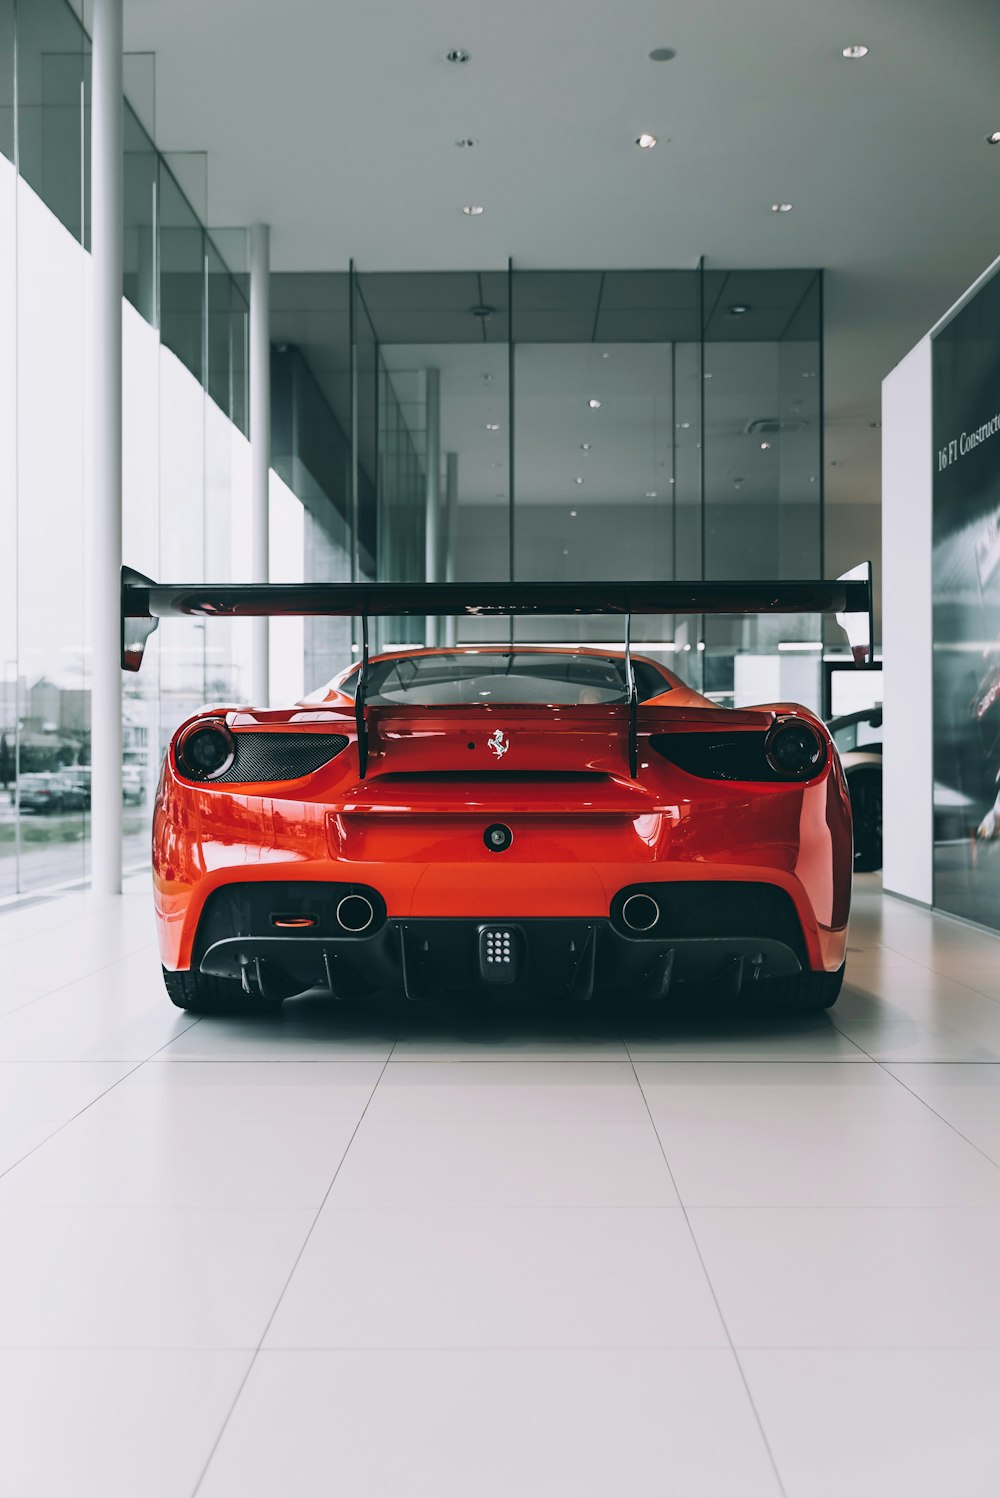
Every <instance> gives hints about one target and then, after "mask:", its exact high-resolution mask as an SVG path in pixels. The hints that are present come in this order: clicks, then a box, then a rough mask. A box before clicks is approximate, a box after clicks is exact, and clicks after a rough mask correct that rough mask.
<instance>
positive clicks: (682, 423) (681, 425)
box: [677, 421, 691, 432]
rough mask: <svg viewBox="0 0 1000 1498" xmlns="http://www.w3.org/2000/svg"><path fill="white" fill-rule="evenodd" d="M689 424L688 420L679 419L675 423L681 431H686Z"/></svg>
mask: <svg viewBox="0 0 1000 1498" xmlns="http://www.w3.org/2000/svg"><path fill="white" fill-rule="evenodd" d="M690 425H691V423H690V422H689V421H679V422H678V423H677V427H678V430H679V431H681V432H686V431H687V430H688V428H689V427H690Z"/></svg>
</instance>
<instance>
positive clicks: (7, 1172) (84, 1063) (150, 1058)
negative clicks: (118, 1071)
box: [0, 1019, 200, 1181]
mask: <svg viewBox="0 0 1000 1498" xmlns="http://www.w3.org/2000/svg"><path fill="white" fill-rule="evenodd" d="M199 1023H200V1020H199V1019H195V1020H192V1021H191V1023H190V1024H189V1025H185V1026H184V1029H183V1030H181V1032H180V1034H181V1035H185V1034H186V1033H187V1031H188V1030H193V1029H194V1027H195V1025H197V1024H199ZM177 1038H178V1037H177V1036H176V1035H173V1036H171V1038H170V1039H169V1040H165V1041H164V1043H163V1045H161V1046H158V1047H157V1049H156V1050H155V1051H151V1052H150V1053H149V1055H148V1056H143V1057H142V1059H141V1060H140V1061H137V1062H136V1063H135V1065H134V1066H132V1067H129V1069H128V1071H127V1072H125V1073H124V1075H123V1076H120V1077H118V1078H117V1080H116V1081H114V1082H112V1084H111V1086H110V1087H105V1089H104V1091H103V1092H99V1093H98V1094H97V1096H96V1097H93V1098H91V1100H90V1102H89V1103H84V1105H83V1107H82V1108H78V1109H77V1111H76V1112H75V1113H74V1114H73V1115H72V1116H71V1117H70V1118H67V1119H66V1120H65V1121H64V1122H63V1123H61V1124H60V1125H59V1127H58V1128H57V1129H53V1130H52V1133H51V1134H46V1136H45V1138H44V1139H40V1140H39V1141H38V1143H37V1144H36V1145H34V1146H33V1147H32V1148H31V1149H30V1150H28V1151H27V1152H26V1153H25V1154H23V1155H21V1156H20V1157H19V1158H18V1159H17V1160H15V1161H14V1162H13V1164H12V1165H8V1166H7V1168H6V1170H0V1181H2V1180H3V1178H4V1176H8V1175H10V1173H11V1171H12V1170H16V1169H17V1167H18V1166H19V1165H23V1164H24V1162H25V1160H30V1159H31V1156H32V1155H34V1154H36V1153H37V1151H38V1150H40V1149H42V1148H43V1146H45V1145H46V1144H48V1143H49V1141H50V1140H51V1139H54V1138H55V1137H56V1135H57V1134H61V1133H62V1131H63V1129H68V1128H69V1126H70V1124H71V1123H75V1122H76V1120H77V1119H78V1118H81V1117H82V1116H83V1114H84V1113H87V1112H89V1110H90V1109H91V1108H93V1107H94V1106H95V1104H96V1103H99V1102H100V1101H101V1099H102V1098H106V1097H107V1096H108V1094H109V1093H111V1092H114V1090H115V1088H116V1087H120V1086H121V1084H122V1083H123V1082H127V1081H128V1079H129V1077H134V1076H135V1074H136V1072H138V1071H141V1070H142V1068H143V1067H144V1066H145V1065H146V1063H147V1062H149V1061H153V1060H155V1058H156V1057H157V1056H158V1055H159V1054H160V1052H161V1051H164V1050H166V1048H167V1046H168V1045H173V1043H174V1041H175V1040H177ZM0 1064H2V1065H10V1064H13V1065H15V1066H17V1065H22V1066H24V1065H28V1066H30V1065H35V1066H39V1065H41V1066H48V1065H60V1064H61V1065H66V1066H88V1065H96V1066H102V1065H112V1066H113V1065H114V1064H115V1063H114V1062H100V1061H98V1062H88V1061H82V1062H81V1061H68V1062H63V1063H58V1062H56V1063H52V1062H44V1061H43V1062H14V1063H9V1062H4V1063H0Z"/></svg>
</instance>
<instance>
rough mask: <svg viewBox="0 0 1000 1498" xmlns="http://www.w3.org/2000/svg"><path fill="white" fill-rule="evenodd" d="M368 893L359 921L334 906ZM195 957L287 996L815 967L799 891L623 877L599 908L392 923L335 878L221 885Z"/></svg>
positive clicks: (570, 987) (610, 984)
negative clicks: (628, 913) (589, 914)
mask: <svg viewBox="0 0 1000 1498" xmlns="http://www.w3.org/2000/svg"><path fill="white" fill-rule="evenodd" d="M636 893H639V894H641V895H642V897H643V898H644V899H647V900H654V901H655V902H656V908H657V909H658V911H659V914H658V915H657V916H656V918H655V920H654V921H653V923H652V925H651V927H650V929H649V930H646V931H643V932H641V933H637V932H634V931H630V930H628V929H627V927H626V923H625V919H624V917H623V908H624V906H625V902H626V900H627V899H629V897H630V896H632V895H634V894H636ZM365 900H369V901H370V902H371V919H370V920H369V921H367V923H366V924H365V926H364V929H363V930H360V931H359V930H355V931H350V930H345V929H344V927H343V925H342V924H340V921H339V917H338V911H339V910H341V909H343V908H347V906H346V904H345V902H348V901H353V902H355V904H357V903H358V902H362V901H365ZM192 965H193V966H195V967H197V968H199V969H200V970H201V971H203V972H206V973H211V974H214V975H216V976H219V977H225V978H231V979H235V980H238V981H241V982H242V984H243V986H244V988H245V989H246V990H247V991H248V992H260V993H263V994H264V996H265V997H270V998H286V997H290V996H291V995H293V994H296V993H301V992H303V991H305V990H306V989H310V988H323V989H327V990H329V991H330V992H331V993H333V994H334V995H335V996H336V997H338V998H346V999H353V998H360V997H363V996H365V995H366V994H369V993H371V992H374V991H376V990H379V989H391V990H397V991H398V990H401V991H402V992H403V993H405V995H406V996H407V998H409V999H414V1000H422V999H428V998H437V997H441V996H443V995H447V994H454V995H459V994H463V993H470V992H474V991H475V990H477V989H480V990H483V991H484V992H485V991H487V990H490V989H508V990H509V989H517V990H522V991H530V992H538V993H542V994H548V995H552V996H556V997H565V998H570V999H576V1000H587V999H590V998H591V997H592V996H593V995H594V994H595V993H601V992H607V993H615V992H627V993H629V994H630V995H631V996H633V997H639V998H647V999H649V1000H657V999H662V998H664V997H665V996H666V995H667V994H668V993H669V992H670V991H671V990H672V989H674V988H675V987H682V988H683V987H685V986H690V985H707V986H710V987H712V988H713V989H715V990H716V991H722V992H725V993H727V994H729V995H731V996H733V997H735V996H736V995H737V994H738V993H739V992H740V991H741V989H742V988H743V987H744V986H745V985H748V984H753V983H756V982H759V981H762V980H766V979H768V978H778V977H786V976H791V975H793V974H795V973H798V972H801V971H802V969H803V968H805V967H808V966H809V961H808V954H807V951H806V944H805V940H804V936H803V932H802V929H801V926H800V924H799V921H798V918H797V915H796V913H795V908H794V905H793V904H792V902H791V900H790V899H789V898H788V896H787V895H785V894H784V893H783V892H782V891H781V890H778V889H777V888H775V887H774V886H768V885H762V884H756V883H754V884H749V885H739V884H736V883H730V884H710V883H707V882H706V883H703V884H701V885H700V886H698V885H691V884H684V885H681V884H676V885H675V886H673V887H672V888H669V889H668V888H667V887H666V886H665V885H664V884H662V883H661V884H645V885H642V886H627V887H626V888H625V889H623V890H621V891H619V893H618V895H617V896H616V898H615V900H614V901H613V902H612V906H611V911H610V914H609V915H608V917H606V918H604V919H588V918H586V917H582V918H577V919H573V918H559V917H556V918H544V917H542V918H539V917H530V918H526V919H517V920H510V919H504V918H503V917H493V918H491V917H490V916H489V914H488V913H486V912H484V913H482V914H481V915H480V916H478V917H475V918H464V919H437V918H431V919H420V918H415V919H412V920H398V919H392V918H391V917H389V916H388V915H387V914H386V911H385V905H384V902H382V901H381V900H380V898H379V896H378V894H377V892H376V891H374V890H372V889H370V888H369V887H366V886H363V885H358V884H350V885H349V884H344V883H337V882H328V883H322V884H320V883H313V882H305V881H302V882H297V883H284V882H281V883H279V882H266V883H265V882H255V883H251V884H243V885H238V884H233V885H229V886H227V887H225V888H223V889H220V890H218V891H217V892H216V893H215V895H214V896H213V897H212V899H211V900H209V901H208V902H207V904H206V907H205V910H204V913H203V917H202V920H201V922H200V925H199V930H198V934H197V939H196V943H195V949H194V953H193V961H192Z"/></svg>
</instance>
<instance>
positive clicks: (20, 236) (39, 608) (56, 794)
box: [17, 183, 90, 890]
mask: <svg viewBox="0 0 1000 1498" xmlns="http://www.w3.org/2000/svg"><path fill="white" fill-rule="evenodd" d="M17 243H18V273H17V300H18V329H17V480H18V519H17V566H18V590H17V597H18V659H19V666H18V674H19V675H20V676H21V677H22V678H23V690H22V692H21V703H20V725H19V732H18V746H17V752H18V786H17V793H18V804H19V807H20V811H21V816H20V840H21V856H20V860H19V863H20V868H19V885H20V888H21V889H22V890H29V889H34V888H37V887H39V886H44V885H52V884H65V883H69V884H72V883H76V882H79V881H81V880H82V879H83V878H84V877H85V875H86V872H87V844H86V832H87V818H88V812H87V805H88V803H89V793H88V791H87V788H86V786H85V784H83V785H81V784H79V783H75V784H73V785H71V784H69V782H68V780H67V779H66V778H63V777H60V778H55V779H45V778H41V779H39V778H35V777H38V776H41V777H45V776H50V777H51V776H52V775H53V774H54V773H55V772H57V771H59V770H61V769H63V768H66V767H71V766H75V767H78V768H80V769H81V770H82V771H83V773H82V774H81V775H80V776H78V777H75V779H76V780H77V781H79V782H84V783H85V782H86V779H87V775H86V768H87V767H88V766H89V763H90V668H89V655H88V651H87V640H88V636H89V620H88V617H87V612H86V607H85V578H86V577H87V575H88V546H89V534H88V532H89V527H88V525H87V524H86V519H85V504H86V485H85V482H84V472H85V470H84V451H85V447H84V432H85V429H86V390H87V387H88V383H89V381H88V376H89V349H88V346H87V338H86V306H87V297H86V287H87V266H86V260H85V257H84V255H83V252H82V251H81V249H80V246H79V245H78V244H77V243H76V242H75V241H74V240H73V239H72V238H71V237H70V236H69V235H68V234H66V233H65V232H64V230H63V229H62V228H61V227H60V225H59V224H58V223H57V221H56V220H55V219H54V218H53V216H52V214H51V213H50V212H49V210H48V208H46V206H45V205H44V203H43V202H41V200H40V199H39V198H38V197H37V196H36V195H35V193H34V192H33V191H32V190H31V189H30V188H29V187H27V186H26V185H25V184H23V183H19V184H18V213H17ZM53 432H58V434H59V440H58V441H57V442H54V441H53V440H52V433H53ZM43 579H44V583H45V586H44V588H42V587H40V582H41V581H42V580H43ZM54 599H55V600H57V601H58V602H57V606H56V607H53V602H52V600H54Z"/></svg>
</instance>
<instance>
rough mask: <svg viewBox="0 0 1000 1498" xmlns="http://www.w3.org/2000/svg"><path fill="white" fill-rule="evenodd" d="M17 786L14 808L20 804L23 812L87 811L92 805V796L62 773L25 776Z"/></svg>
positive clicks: (14, 791) (11, 796) (13, 800)
mask: <svg viewBox="0 0 1000 1498" xmlns="http://www.w3.org/2000/svg"><path fill="white" fill-rule="evenodd" d="M18 786H19V789H17V790H15V789H12V790H11V793H10V799H11V803H12V804H13V803H14V802H15V801H16V802H18V803H19V805H20V808H21V810H22V811H34V812H40V813H42V814H51V813H54V812H59V811H85V810H86V808H87V807H88V806H89V805H90V797H89V795H88V794H87V793H86V792H85V791H84V790H82V789H81V788H80V786H78V785H76V784H74V782H73V780H72V779H70V778H69V777H68V776H67V775H65V774H64V773H63V772H62V771H61V770H54V771H51V772H49V773H45V772H42V771H38V772H36V773H34V774H30V775H22V776H21V778H20V781H19V782H18Z"/></svg>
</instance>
